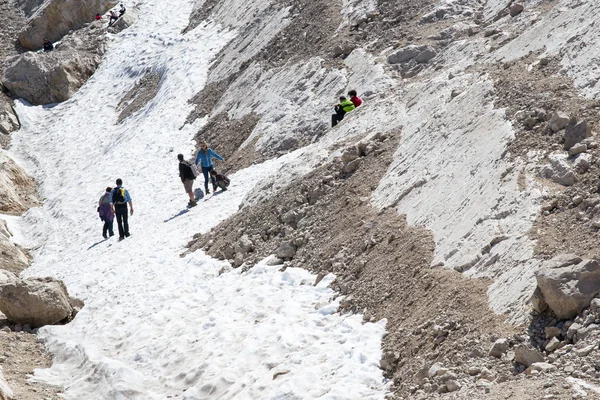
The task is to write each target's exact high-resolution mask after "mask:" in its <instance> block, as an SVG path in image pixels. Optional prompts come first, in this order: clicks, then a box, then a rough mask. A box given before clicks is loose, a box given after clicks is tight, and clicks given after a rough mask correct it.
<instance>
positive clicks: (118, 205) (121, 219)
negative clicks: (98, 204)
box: [110, 178, 133, 241]
mask: <svg viewBox="0 0 600 400" xmlns="http://www.w3.org/2000/svg"><path fill="white" fill-rule="evenodd" d="M110 204H111V208H112V212H113V213H114V214H115V215H116V216H117V225H118V227H119V241H121V240H123V239H125V238H126V237H129V223H128V222H127V204H129V208H130V210H131V215H133V202H132V201H131V196H130V195H129V192H128V191H127V189H125V188H124V187H123V181H122V180H121V179H120V178H119V179H117V187H116V188H114V189H113V190H112V191H111V192H110Z"/></svg>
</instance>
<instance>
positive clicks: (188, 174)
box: [177, 154, 197, 207]
mask: <svg viewBox="0 0 600 400" xmlns="http://www.w3.org/2000/svg"><path fill="white" fill-rule="evenodd" d="M177 159H178V160H179V177H180V178H181V183H183V188H184V189H185V192H186V193H187V194H188V196H189V197H190V202H189V203H188V207H194V206H196V205H197V203H196V199H195V198H194V188H193V187H194V179H196V176H195V175H194V171H192V166H191V165H190V163H188V162H187V161H185V160H184V159H183V154H177Z"/></svg>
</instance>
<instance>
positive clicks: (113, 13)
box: [108, 10, 119, 27]
mask: <svg viewBox="0 0 600 400" xmlns="http://www.w3.org/2000/svg"><path fill="white" fill-rule="evenodd" d="M118 19H119V14H118V13H117V11H116V10H111V12H110V13H109V19H108V26H109V27H110V26H112V25H113V24H114V23H115V22H117V20H118Z"/></svg>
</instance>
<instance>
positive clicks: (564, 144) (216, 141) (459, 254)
mask: <svg viewBox="0 0 600 400" xmlns="http://www.w3.org/2000/svg"><path fill="white" fill-rule="evenodd" d="M597 7H598V6H597V5H595V4H594V3H592V2H579V1H570V0H563V1H553V2H536V1H530V2H524V3H518V2H508V3H507V2H503V1H495V0H489V1H483V0H482V1H477V0H456V1H445V2H441V3H436V2H410V1H409V2H388V1H370V2H353V1H344V2H342V3H337V4H332V3H326V2H318V1H317V2H310V4H309V2H302V1H292V2H276V1H272V2H268V1H254V2H252V1H251V2H243V3H241V2H237V1H235V0H224V1H202V0H199V1H198V2H197V4H196V11H195V12H194V13H193V15H192V17H191V20H190V26H189V27H188V29H193V28H194V27H195V26H197V25H198V24H200V23H201V22H202V21H204V20H206V21H214V22H217V23H220V24H222V25H224V26H225V27H227V28H230V29H235V30H236V31H237V32H238V35H237V36H236V37H235V38H234V39H233V40H232V41H231V42H230V43H229V45H228V46H227V47H226V48H225V49H224V50H223V51H222V52H221V56H220V57H219V58H218V59H217V60H216V61H215V62H214V63H213V65H212V67H211V70H210V72H209V82H208V84H207V85H206V87H205V89H204V90H203V91H202V92H200V93H199V94H198V95H197V96H196V97H195V98H194V99H192V102H194V103H195V104H196V111H195V112H194V113H192V115H190V117H189V119H188V122H190V123H191V122H193V121H194V120H195V119H196V118H199V117H204V116H207V117H208V122H207V123H206V124H205V125H204V126H203V127H202V128H200V130H199V132H198V138H203V139H206V140H210V142H211V143H212V144H213V147H214V148H215V149H219V150H222V151H223V152H224V155H225V156H226V157H227V159H228V160H227V163H226V164H222V165H221V166H219V165H217V168H222V169H223V170H230V171H235V170H236V169H238V168H243V167H244V166H246V165H248V163H250V162H252V161H253V160H254V161H256V162H258V161H260V160H264V159H266V158H271V157H277V156H278V155H280V154H284V153H288V152H290V151H294V150H297V152H298V154H299V156H298V157H297V159H296V161H295V162H294V163H292V164H290V165H288V166H287V167H286V168H283V169H282V170H281V173H280V175H279V176H278V177H277V178H275V179H273V180H271V181H269V182H263V183H261V184H259V187H258V188H257V190H255V191H254V193H252V194H251V195H250V196H249V197H248V198H247V200H246V204H245V205H244V207H243V208H242V209H241V211H240V212H239V213H238V214H237V215H236V216H235V217H234V218H232V219H231V220H229V221H226V222H224V223H222V224H221V225H220V226H219V227H217V228H216V229H215V230H213V231H212V232H211V233H209V234H206V235H199V236H198V237H197V238H195V240H194V241H193V242H192V243H191V244H190V248H191V250H196V249H204V250H205V251H207V252H208V253H209V254H211V255H213V256H216V257H219V258H223V259H228V260H230V262H231V263H232V265H233V266H234V267H242V268H250V267H251V266H252V265H253V264H254V263H255V262H256V261H257V260H259V259H261V258H262V257H265V256H267V255H269V254H272V255H273V257H275V258H273V259H272V262H274V263H282V266H283V268H286V267H287V266H288V265H302V266H305V267H307V268H310V269H312V270H314V271H315V272H321V273H325V272H334V273H335V274H336V275H337V276H338V279H337V287H338V289H339V290H340V292H341V293H342V294H344V295H346V296H347V299H348V300H347V301H346V302H345V304H346V306H345V308H344V310H343V311H350V310H352V311H359V312H364V313H365V318H366V319H367V320H370V319H371V318H373V319H375V320H378V319H380V318H387V320H388V329H389V335H388V337H387V338H386V340H385V343H384V349H385V350H386V353H385V355H384V359H383V360H382V368H383V369H384V370H386V372H387V374H388V376H389V377H393V378H394V383H395V395H396V396H397V397H398V398H433V397H434V396H437V395H443V393H445V392H453V396H454V397H453V398H469V397H472V396H473V395H485V394H487V396H486V397H488V398H505V397H503V396H504V394H503V391H505V390H506V389H507V388H511V390H513V393H514V396H517V397H515V398H532V399H533V398H539V397H538V396H539V393H540V391H541V392H543V393H546V394H545V395H547V396H550V397H548V398H571V396H574V397H577V396H583V395H584V394H583V393H587V395H591V396H592V397H593V396H594V395H595V393H596V391H600V389H598V384H599V383H600V380H599V378H600V375H599V373H598V366H595V365H594V363H593V362H592V364H591V366H588V367H583V366H584V365H588V362H589V360H591V359H588V358H586V357H588V356H589V355H590V354H591V355H592V358H593V357H594V355H595V356H596V357H597V355H598V348H597V344H596V345H594V344H593V343H596V342H595V340H596V339H595V338H596V337H597V335H598V333H599V332H598V328H597V326H596V322H594V321H597V316H596V314H593V313H592V314H589V313H590V311H588V310H587V307H588V306H589V298H587V304H585V306H584V307H583V311H582V309H578V310H577V312H576V313H575V314H571V315H569V316H562V319H561V318H558V317H556V315H554V314H553V313H554V312H559V311H558V309H554V310H552V307H550V309H548V308H546V309H543V310H542V309H539V307H538V308H537V309H533V310H532V308H531V307H532V302H530V298H531V296H532V295H533V294H534V291H535V289H536V285H537V284H538V281H537V280H536V277H535V275H536V273H537V272H538V271H543V270H544V269H545V268H547V265H548V264H547V263H546V261H545V260H547V259H549V258H551V257H553V256H556V255H560V254H565V253H571V252H574V253H576V254H577V255H579V256H583V257H595V256H596V255H597V246H596V245H595V242H596V235H597V230H598V228H599V227H600V224H598V223H597V221H596V220H595V216H596V214H597V211H598V209H599V207H598V202H600V197H598V195H597V194H596V193H595V191H596V187H597V185H598V181H597V175H598V171H597V168H598V167H597V166H596V161H597V160H598V157H599V155H600V154H598V153H597V148H598V145H597V143H596V139H595V129H596V121H597V116H596V112H595V110H596V108H597V107H598V106H597V104H596V103H597V101H596V100H595V97H596V96H597V90H596V89H595V79H596V78H593V76H594V74H593V73H590V71H595V66H593V63H592V62H591V60H592V59H593V55H592V54H594V52H593V51H589V50H586V51H582V52H580V51H577V49H579V48H583V47H585V46H588V43H590V42H593V40H594V38H595V37H596V33H595V30H596V28H595V25H594V21H593V19H591V18H590V16H591V15H593V13H594V12H595V11H596V8H597ZM569 21H579V23H578V24H577V27H576V26H573V25H572V24H571V23H570V22H569ZM312 24H314V26H315V27H316V29H312V27H313V25H312ZM309 36H310V40H308V39H306V40H304V38H309ZM590 76H592V77H590ZM349 89H357V90H358V91H359V93H360V94H362V95H363V98H364V99H365V100H366V102H365V104H364V105H363V106H361V107H360V108H359V109H358V110H356V111H354V112H353V113H351V114H350V115H349V116H348V117H347V118H346V119H345V120H344V121H343V123H342V124H341V125H340V126H338V127H336V128H335V129H329V127H328V120H329V114H330V113H331V104H332V103H333V101H334V100H335V98H336V96H338V95H339V94H342V93H345V92H346V91H347V90H349ZM390 137H391V138H393V139H389V138H390ZM381 138H386V139H385V140H383V141H382V140H381ZM238 143H241V145H240V146H239V147H237V144H238ZM227 146H230V147H232V148H231V149H230V148H229V147H227ZM366 149H369V150H368V151H366ZM392 153H393V154H392ZM396 220H397V221H396ZM426 232H428V233H426ZM409 244H410V247H406V246H408V245H409ZM409 260H410V261H409ZM594 268H595V267H594ZM449 270H450V271H449ZM451 270H454V271H457V272H458V273H461V274H462V275H460V274H457V273H454V274H453V273H452V272H451ZM570 276H571V278H569V279H571V281H572V282H577V280H578V279H580V278H579V275H576V276H575V277H574V275H570ZM561 279H563V278H561ZM590 282H592V283H591V285H592V287H591V289H589V290H590V292H591V296H592V297H593V296H594V294H597V293H598V292H599V291H600V287H597V286H598V285H600V283H598V282H596V281H594V280H593V279H592V280H591V281H590ZM574 284H575V283H570V285H574ZM596 287H597V289H594V288H596ZM566 296H575V294H574V293H569V294H567V295H566ZM534 300H535V297H534ZM536 302H537V300H536V301H534V302H533V304H535V303H536ZM494 312H495V313H501V314H505V317H506V320H505V322H502V318H500V317H499V316H494ZM586 313H588V314H586ZM577 321H587V323H588V325H587V326H589V327H591V328H589V332H590V333H591V336H590V337H592V339H590V341H589V342H586V343H579V342H574V341H573V340H572V337H573V336H572V335H571V337H569V333H568V328H569V327H570V326H573V325H575V324H580V322H577ZM507 322H510V324H507ZM580 325H581V324H580ZM556 332H560V333H556ZM586 332H587V331H586ZM584 336H586V337H587V333H586V334H585V335H584ZM499 338H503V339H504V340H505V341H504V342H501V343H505V346H506V348H505V349H503V350H502V352H501V353H499V355H493V354H492V353H493V351H491V350H492V348H493V345H494V343H495V342H496V339H499ZM553 338H555V339H553ZM500 346H504V344H502V345H500ZM548 346H550V347H548ZM588 346H591V347H589V348H588ZM525 348H526V349H527V350H523V349H525ZM557 349H558V350H557ZM583 349H585V350H583ZM588 350H589V351H590V353H587V351H588ZM528 352H530V353H528ZM523 354H525V355H530V354H535V356H533V357H534V359H533V361H535V362H546V363H547V365H535V364H534V365H535V366H534V367H530V364H532V362H529V361H531V360H526V359H525V358H523V357H524V356H523ZM436 365H437V366H438V367H436V368H434V366H436ZM526 367H530V368H529V369H528V370H527V372H526V374H523V371H524V370H525V368H526ZM580 367H581V368H580ZM432 368H433V370H432ZM438 368H441V371H442V372H439V371H438ZM525 377H527V378H525ZM582 378H583V381H579V379H582ZM586 385H587V386H586ZM590 385H591V386H590ZM594 385H596V386H594ZM454 392H456V393H454ZM456 396H459V397H456Z"/></svg>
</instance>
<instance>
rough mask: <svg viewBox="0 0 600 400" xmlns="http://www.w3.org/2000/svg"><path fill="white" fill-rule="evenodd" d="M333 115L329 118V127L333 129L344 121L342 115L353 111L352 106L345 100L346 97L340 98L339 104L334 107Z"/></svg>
mask: <svg viewBox="0 0 600 400" xmlns="http://www.w3.org/2000/svg"><path fill="white" fill-rule="evenodd" d="M334 108H335V114H333V115H332V116H331V126H332V127H334V126H336V125H337V124H338V122H340V121H341V120H343V119H344V115H345V114H346V113H348V112H350V111H352V110H354V108H355V107H354V104H352V102H351V101H350V100H348V99H347V98H346V96H340V104H338V105H336V106H335V107H334Z"/></svg>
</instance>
